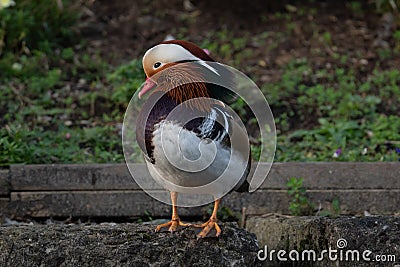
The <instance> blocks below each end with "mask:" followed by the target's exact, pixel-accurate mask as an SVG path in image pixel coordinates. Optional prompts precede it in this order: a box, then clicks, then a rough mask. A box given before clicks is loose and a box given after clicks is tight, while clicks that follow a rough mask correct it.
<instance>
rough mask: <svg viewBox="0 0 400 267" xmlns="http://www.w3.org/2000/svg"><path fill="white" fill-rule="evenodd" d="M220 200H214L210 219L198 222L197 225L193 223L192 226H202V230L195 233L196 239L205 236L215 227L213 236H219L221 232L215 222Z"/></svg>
mask: <svg viewBox="0 0 400 267" xmlns="http://www.w3.org/2000/svg"><path fill="white" fill-rule="evenodd" d="M220 202H221V199H216V200H215V203H214V210H213V212H212V214H211V217H210V219H209V220H208V221H207V222H205V223H203V224H199V225H194V227H199V228H203V230H201V232H200V233H198V234H197V238H198V239H199V238H203V237H206V236H207V235H208V233H210V231H211V230H212V229H213V228H215V236H219V235H220V234H221V228H220V227H219V226H218V224H217V212H218V206H219V203H220Z"/></svg>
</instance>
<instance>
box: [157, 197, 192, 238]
mask: <svg viewBox="0 0 400 267" xmlns="http://www.w3.org/2000/svg"><path fill="white" fill-rule="evenodd" d="M177 199H178V193H177V192H171V201H172V219H171V221H169V222H167V223H163V224H160V225H157V228H156V232H159V231H160V230H161V229H162V228H163V227H168V226H169V228H168V231H170V232H175V231H176V229H177V228H178V226H189V224H187V223H183V222H181V219H179V216H178V208H177V206H176V202H177Z"/></svg>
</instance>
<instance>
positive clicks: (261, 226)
mask: <svg viewBox="0 0 400 267" xmlns="http://www.w3.org/2000/svg"><path fill="white" fill-rule="evenodd" d="M246 229H247V230H248V231H250V232H253V233H255V234H256V235H257V239H258V241H259V246H260V248H264V247H265V245H267V247H268V251H271V250H273V249H274V250H276V251H279V250H285V251H287V252H290V250H292V249H295V250H298V251H300V252H301V251H303V250H314V251H316V253H317V257H318V256H319V255H320V254H318V253H321V252H322V250H324V249H325V250H328V249H329V248H332V249H333V250H335V249H336V250H338V252H337V253H338V254H337V255H338V260H336V261H332V260H329V259H328V256H327V255H325V257H324V260H323V261H319V262H318V261H315V262H314V261H308V260H306V261H294V262H293V261H288V262H282V261H278V260H277V258H276V252H275V256H273V259H274V260H273V261H270V260H269V259H268V260H266V261H265V263H266V264H267V266H397V265H398V266H400V217H396V216H385V217H383V216H381V217H375V216H371V217H339V218H335V219H333V218H332V219H331V218H326V217H288V216H284V217H283V216H265V217H262V216H258V217H252V218H249V219H248V220H247V221H246ZM339 239H345V240H346V243H347V245H346V246H345V247H344V248H342V249H340V248H339V247H338V243H337V242H338V240H339ZM342 244H343V243H342ZM347 250H357V251H359V253H360V260H359V261H355V260H352V256H351V255H350V254H349V256H348V260H347V261H346V260H345V259H346V256H345V255H346V254H345V253H346V251H347ZM365 250H370V251H372V254H371V255H369V257H368V258H371V259H372V260H374V258H375V256H376V255H394V256H395V262H393V261H388V260H387V261H386V262H377V261H376V260H374V261H373V262H372V261H371V262H367V261H364V260H363V259H362V254H361V253H362V252H363V251H365ZM340 251H343V253H344V254H343V255H344V256H343V258H342V259H344V260H342V261H340V258H339V257H340V254H339V253H340ZM262 256H263V255H262ZM286 257H288V255H286Z"/></svg>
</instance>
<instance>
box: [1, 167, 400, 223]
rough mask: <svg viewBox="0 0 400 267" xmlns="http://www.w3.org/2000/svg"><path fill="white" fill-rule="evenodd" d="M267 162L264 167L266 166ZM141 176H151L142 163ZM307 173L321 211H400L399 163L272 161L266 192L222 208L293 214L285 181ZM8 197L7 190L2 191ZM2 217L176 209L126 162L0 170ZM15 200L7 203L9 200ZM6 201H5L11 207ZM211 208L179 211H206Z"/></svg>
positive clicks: (232, 199)
mask: <svg viewBox="0 0 400 267" xmlns="http://www.w3.org/2000/svg"><path fill="white" fill-rule="evenodd" d="M268 166H269V165H268V164H265V163H262V164H261V168H268ZM133 167H134V168H135V169H136V170H137V175H141V176H143V177H148V179H149V180H150V181H152V180H153V179H152V178H151V177H150V175H149V173H148V171H147V168H146V166H145V165H144V164H133ZM291 177H298V178H299V177H302V178H304V187H305V188H306V189H307V196H308V198H309V199H310V200H311V201H312V202H313V203H315V204H316V205H317V206H319V205H320V207H321V208H322V209H323V210H330V209H331V203H332V201H333V200H338V201H339V203H340V207H341V214H351V215H354V214H364V211H369V212H370V213H371V214H381V215H382V214H395V213H398V212H399V211H400V209H399V203H400V179H399V178H400V162H385V163H383V162H381V163H357V162H356V163H354V162H331V163H323V162H321V163H300V162H291V163H274V164H273V165H272V169H271V172H270V174H269V176H268V177H267V179H266V180H265V182H264V183H263V184H262V185H261V187H260V189H259V190H258V191H257V192H255V193H252V194H247V193H243V194H237V193H233V194H229V195H228V196H226V197H224V199H223V202H222V205H223V206H227V207H228V208H229V209H230V210H232V211H234V212H239V213H240V212H242V209H243V208H246V214H248V215H260V214H265V213H281V214H289V210H288V207H289V203H290V200H291V199H290V197H289V196H288V194H287V187H286V183H287V181H288V180H289V179H290V178H291ZM1 194H3V195H1ZM0 198H2V201H1V202H2V204H1V203H0V214H1V213H3V214H7V215H8V216H11V217H14V218H23V217H33V218H35V217H50V216H52V217H69V216H72V217H131V216H132V217H140V216H144V215H145V213H150V214H151V215H152V216H153V217H164V216H169V213H170V207H169V206H168V205H164V204H161V203H159V202H158V201H156V200H154V199H152V198H150V197H149V196H147V195H146V194H145V193H144V192H143V191H142V190H141V188H139V186H138V185H137V184H136V183H135V182H134V180H133V179H132V178H131V176H130V174H129V172H128V169H127V167H126V165H125V164H74V165H70V164H66V165H12V166H10V169H9V170H3V171H1V172H0ZM7 198H8V199H9V201H8V202H9V204H7V203H8V202H7V201H6V199H7ZM6 204H7V205H6ZM207 209H208V207H201V208H198V209H181V215H182V216H201V215H203V214H204V211H205V210H207Z"/></svg>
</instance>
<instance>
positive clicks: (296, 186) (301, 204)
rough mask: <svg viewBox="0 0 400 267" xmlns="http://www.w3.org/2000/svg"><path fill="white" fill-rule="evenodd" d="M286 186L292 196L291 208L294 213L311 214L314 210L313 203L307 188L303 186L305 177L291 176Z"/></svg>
mask: <svg viewBox="0 0 400 267" xmlns="http://www.w3.org/2000/svg"><path fill="white" fill-rule="evenodd" d="M286 186H287V187H288V190H287V193H288V194H289V196H290V197H291V201H290V204H289V210H290V213H291V214H292V215H295V216H300V215H310V214H311V212H312V210H313V206H314V205H313V204H312V203H311V202H310V200H309V199H308V198H307V194H306V189H305V188H304V186H303V178H294V177H292V178H290V179H289V181H288V182H287V184H286Z"/></svg>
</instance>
